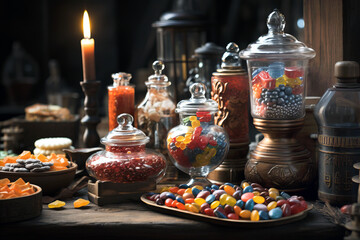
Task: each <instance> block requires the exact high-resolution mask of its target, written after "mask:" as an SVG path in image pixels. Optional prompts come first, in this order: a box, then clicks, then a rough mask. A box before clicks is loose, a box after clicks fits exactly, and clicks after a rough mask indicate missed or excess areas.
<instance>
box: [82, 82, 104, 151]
mask: <svg viewBox="0 0 360 240" xmlns="http://www.w3.org/2000/svg"><path fill="white" fill-rule="evenodd" d="M80 85H81V88H82V90H83V92H84V94H85V100H84V110H85V116H84V117H83V118H82V119H81V124H83V125H84V126H85V131H84V135H83V142H84V144H85V147H87V148H91V147H98V146H99V144H100V137H99V134H98V133H97V131H96V126H97V125H98V124H99V123H100V118H99V116H98V102H97V91H98V89H99V87H100V81H88V82H84V81H83V82H80Z"/></svg>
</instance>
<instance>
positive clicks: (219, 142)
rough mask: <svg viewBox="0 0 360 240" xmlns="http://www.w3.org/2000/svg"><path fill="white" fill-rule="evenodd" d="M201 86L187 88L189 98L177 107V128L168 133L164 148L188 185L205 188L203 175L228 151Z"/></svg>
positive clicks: (213, 107)
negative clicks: (203, 186) (185, 176)
mask: <svg viewBox="0 0 360 240" xmlns="http://www.w3.org/2000/svg"><path fill="white" fill-rule="evenodd" d="M205 91H206V87H205V85H204V84H202V83H194V84H193V85H191V86H190V93H191V98H190V99H188V100H182V101H180V102H179V103H178V104H177V108H176V112H177V113H179V116H180V125H178V126H176V127H174V128H173V129H171V130H170V131H169V134H168V137H167V148H168V151H169V154H170V157H171V160H172V162H173V163H174V165H175V166H176V167H177V168H178V169H180V170H181V171H183V172H185V173H187V174H189V175H190V177H191V180H190V182H188V185H194V184H200V185H207V184H209V183H210V182H209V181H208V180H207V179H206V176H207V175H208V174H209V173H210V172H211V171H213V170H214V169H215V168H216V167H217V166H219V165H220V164H221V163H222V161H223V160H224V159H225V157H226V155H227V153H228V150H229V137H228V135H227V133H226V132H225V130H224V129H223V128H222V127H220V126H218V125H215V124H214V115H215V113H216V112H217V111H218V105H217V103H216V102H215V101H214V100H211V99H207V98H206V97H205Z"/></svg>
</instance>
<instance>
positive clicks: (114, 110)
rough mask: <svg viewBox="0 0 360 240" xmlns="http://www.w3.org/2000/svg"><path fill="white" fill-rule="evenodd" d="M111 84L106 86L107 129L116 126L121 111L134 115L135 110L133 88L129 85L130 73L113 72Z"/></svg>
mask: <svg viewBox="0 0 360 240" xmlns="http://www.w3.org/2000/svg"><path fill="white" fill-rule="evenodd" d="M112 78H113V80H114V83H113V86H109V87H108V95H109V101H108V105H109V106H108V111H109V131H111V130H113V129H114V128H116V127H117V126H118V123H117V116H118V115H120V114H121V113H128V114H130V115H132V116H133V115H134V111H135V89H134V86H132V85H129V81H130V79H131V74H129V73H123V72H119V73H114V74H113V75H112Z"/></svg>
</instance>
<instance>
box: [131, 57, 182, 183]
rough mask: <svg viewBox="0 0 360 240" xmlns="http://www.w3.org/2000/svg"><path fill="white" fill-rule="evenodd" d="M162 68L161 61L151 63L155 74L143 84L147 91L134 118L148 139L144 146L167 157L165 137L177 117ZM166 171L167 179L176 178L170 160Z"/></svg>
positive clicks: (168, 84)
mask: <svg viewBox="0 0 360 240" xmlns="http://www.w3.org/2000/svg"><path fill="white" fill-rule="evenodd" d="M164 68H165V65H164V64H163V62H162V61H155V62H154V63H153V69H154V71H155V73H154V74H153V75H151V76H150V77H149V79H148V81H147V82H145V84H146V86H147V88H148V91H147V93H146V96H145V98H144V100H143V101H142V102H141V103H140V104H139V105H138V106H137V108H136V116H135V118H136V122H137V125H136V126H137V127H138V128H139V129H140V130H141V131H143V132H144V133H145V134H146V135H147V136H148V137H149V142H148V143H147V145H146V146H147V147H148V148H151V149H154V150H156V151H158V152H160V153H162V154H164V155H165V156H167V155H168V153H167V148H166V136H167V134H168V132H169V130H170V129H171V128H172V127H174V126H175V125H176V122H177V116H176V114H175V108H176V105H175V102H174V100H173V98H172V97H171V96H170V92H169V86H170V85H171V82H169V81H168V78H167V76H165V75H163V74H162V71H163V70H164ZM167 171H168V172H167V176H166V178H167V179H176V178H177V170H176V168H175V167H174V166H173V165H172V164H171V162H170V160H169V164H168V170H167Z"/></svg>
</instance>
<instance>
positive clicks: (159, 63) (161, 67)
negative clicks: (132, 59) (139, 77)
mask: <svg viewBox="0 0 360 240" xmlns="http://www.w3.org/2000/svg"><path fill="white" fill-rule="evenodd" d="M152 68H153V69H154V71H155V75H161V72H162V71H163V70H164V68H165V64H164V63H163V61H161V60H157V61H155V62H153V65H152Z"/></svg>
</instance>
